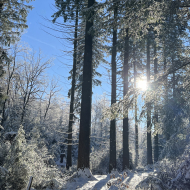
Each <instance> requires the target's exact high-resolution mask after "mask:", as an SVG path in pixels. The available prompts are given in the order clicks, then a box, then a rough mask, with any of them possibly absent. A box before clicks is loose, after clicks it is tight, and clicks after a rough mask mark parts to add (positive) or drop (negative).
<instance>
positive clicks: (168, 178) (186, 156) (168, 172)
mask: <svg viewBox="0 0 190 190" xmlns="http://www.w3.org/2000/svg"><path fill="white" fill-rule="evenodd" d="M154 168H155V169H156V172H155V174H154V175H149V176H148V177H147V178H146V179H144V180H143V181H141V182H140V183H139V184H138V186H136V189H142V188H145V189H146V188H147V189H148V188H150V187H151V188H152V189H160V190H162V189H167V190H173V189H175V190H181V189H183V190H189V189H190V145H189V144H188V145H186V148H185V151H184V153H183V154H182V156H179V157H178V158H176V159H175V160H171V159H163V160H162V161H159V162H157V163H156V164H155V165H154Z"/></svg>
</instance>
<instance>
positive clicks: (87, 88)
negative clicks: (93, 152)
mask: <svg viewBox="0 0 190 190" xmlns="http://www.w3.org/2000/svg"><path fill="white" fill-rule="evenodd" d="M94 3H95V0H88V10H89V12H88V13H87V15H86V29H85V51H84V66H83V83H82V101H81V116H80V132H79V148H78V166H77V168H78V169H84V168H89V167H90V128H91V106H92V45H93V43H92V41H93V34H92V33H90V29H91V28H92V27H93V20H92V18H93V16H94V10H93V5H94Z"/></svg>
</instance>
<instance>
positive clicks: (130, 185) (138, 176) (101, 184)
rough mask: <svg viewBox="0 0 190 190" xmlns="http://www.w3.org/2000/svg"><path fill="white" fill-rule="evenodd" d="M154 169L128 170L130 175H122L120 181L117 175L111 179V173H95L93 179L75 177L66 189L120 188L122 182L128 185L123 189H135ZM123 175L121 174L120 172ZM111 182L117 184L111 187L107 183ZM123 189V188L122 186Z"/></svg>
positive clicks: (100, 189)
mask: <svg viewBox="0 0 190 190" xmlns="http://www.w3.org/2000/svg"><path fill="white" fill-rule="evenodd" d="M152 172H153V171H139V172H137V171H135V172H128V176H127V177H126V178H124V177H123V176H122V177H121V179H122V182H121V181H120V182H118V180H117V177H118V176H116V178H114V179H113V178H112V179H110V175H109V174H108V175H94V176H93V179H91V180H90V179H89V178H82V177H79V178H74V179H73V180H72V181H70V182H69V183H67V186H66V188H65V189H66V190H73V189H77V190H108V189H110V190H119V189H120V188H119V185H121V183H123V184H125V185H126V186H127V187H125V188H124V187H123V189H129V190H134V189H135V187H136V185H138V184H139V182H140V181H142V180H143V179H144V178H146V177H147V176H148V175H149V174H150V173H152ZM120 175H121V174H120ZM108 182H111V183H112V184H113V183H115V184H116V185H112V186H110V187H109V188H108V187H107V183H108ZM121 189H122V188H121Z"/></svg>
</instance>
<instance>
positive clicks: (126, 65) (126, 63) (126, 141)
mask: <svg viewBox="0 0 190 190" xmlns="http://www.w3.org/2000/svg"><path fill="white" fill-rule="evenodd" d="M128 75H129V34H128V29H126V36H125V50H124V81H123V96H126V95H127V93H128V89H129V82H128V80H129V79H128V78H129V77H128ZM124 112H125V113H124V119H123V170H124V169H126V168H129V122H128V108H124Z"/></svg>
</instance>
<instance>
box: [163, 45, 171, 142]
mask: <svg viewBox="0 0 190 190" xmlns="http://www.w3.org/2000/svg"><path fill="white" fill-rule="evenodd" d="M166 66H167V62H166V46H165V41H164V74H166V72H167V71H166ZM164 88H165V94H164V99H165V104H166V105H167V104H168V77H166V79H165V81H164ZM169 139H170V132H169V131H168V130H166V140H169Z"/></svg>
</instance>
